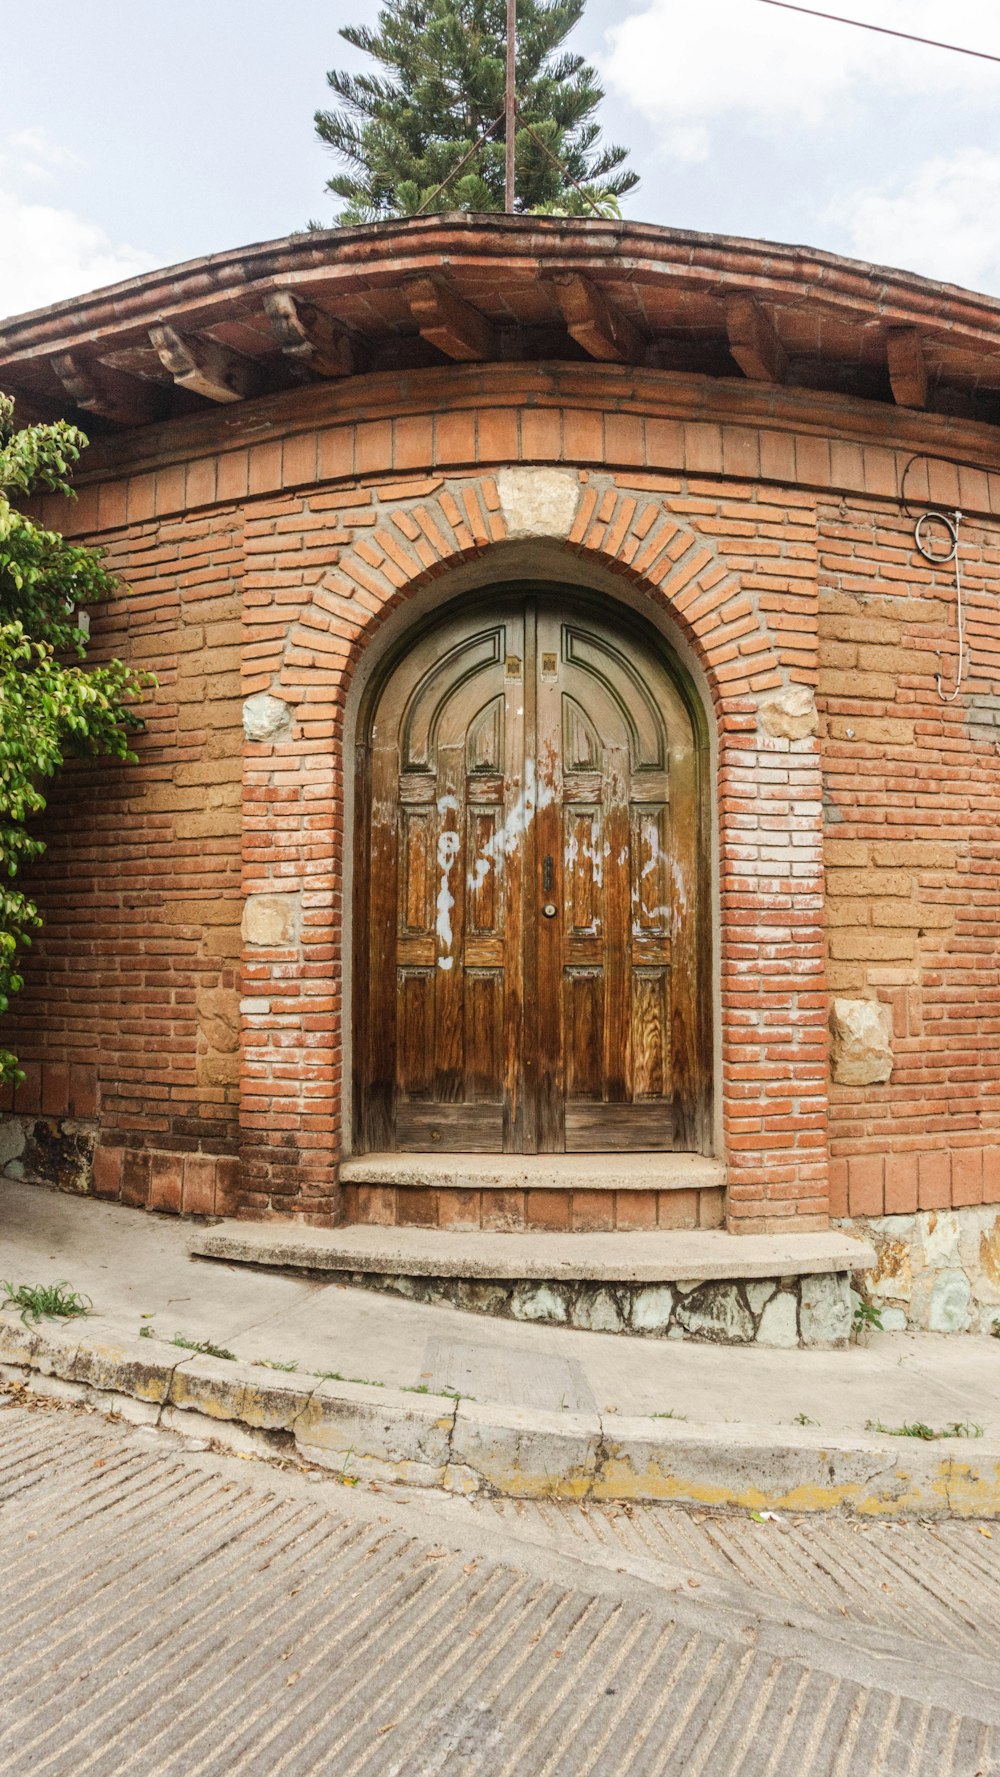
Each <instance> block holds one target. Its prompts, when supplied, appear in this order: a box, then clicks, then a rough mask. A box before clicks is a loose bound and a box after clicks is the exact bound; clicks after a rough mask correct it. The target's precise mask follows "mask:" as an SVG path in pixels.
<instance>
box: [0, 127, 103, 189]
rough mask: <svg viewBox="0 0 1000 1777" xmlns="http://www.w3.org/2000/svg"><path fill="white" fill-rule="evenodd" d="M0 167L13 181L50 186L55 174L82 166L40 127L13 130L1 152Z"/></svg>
mask: <svg viewBox="0 0 1000 1777" xmlns="http://www.w3.org/2000/svg"><path fill="white" fill-rule="evenodd" d="M0 165H2V166H3V167H4V169H5V171H7V172H8V173H9V175H10V176H11V178H12V179H13V180H14V181H15V183H16V181H17V179H18V178H28V179H43V180H45V181H46V183H51V182H52V181H53V180H54V179H55V177H56V174H57V173H59V172H65V171H67V170H69V169H72V168H76V167H80V166H82V165H83V162H82V161H81V159H80V157H79V155H78V154H74V153H72V151H71V150H70V149H69V148H64V147H63V146H62V144H61V143H60V142H56V141H55V140H54V138H53V137H52V136H50V135H49V132H48V130H46V129H42V128H40V127H36V128H32V129H27V130H14V131H13V132H12V133H11V134H10V135H9V136H8V137H7V140H6V142H5V144H4V147H3V149H2V150H0Z"/></svg>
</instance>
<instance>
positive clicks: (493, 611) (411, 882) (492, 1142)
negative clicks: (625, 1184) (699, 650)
mask: <svg viewBox="0 0 1000 1777" xmlns="http://www.w3.org/2000/svg"><path fill="white" fill-rule="evenodd" d="M701 770H702V759H701V753H700V749H699V746H698V742H697V739H696V735H695V731H694V726H693V722H692V717H691V714H690V712H689V710H688V708H687V707H686V705H685V701H684V699H683V697H682V696H681V694H680V692H679V690H678V686H677V684H676V683H675V680H674V677H673V675H672V673H671V671H670V669H669V667H668V665H667V662H666V660H665V658H664V657H663V656H662V654H661V652H660V650H659V648H658V646H657V645H656V644H655V643H653V642H652V641H650V640H648V639H647V638H646V637H645V636H644V635H643V634H642V633H641V632H640V631H638V630H633V629H632V628H631V627H630V626H629V627H627V628H623V629H622V630H619V629H618V627H617V626H616V625H613V624H605V622H603V621H602V620H600V619H598V618H597V617H596V616H595V615H594V614H593V613H592V611H591V609H590V607H589V606H580V605H578V604H576V603H573V604H570V603H569V601H565V602H563V601H560V600H559V599H558V598H557V597H553V596H544V595H539V596H538V597H528V598H524V597H519V598H516V599H513V598H512V599H509V600H498V599H496V598H494V599H493V601H492V603H491V604H489V605H478V606H473V607H469V606H468V605H465V606H464V607H463V609H462V610H461V611H460V612H459V613H457V614H455V613H453V614H451V615H449V616H448V617H446V618H445V619H444V621H439V622H438V623H436V624H435V625H434V626H433V627H431V628H429V629H427V630H426V631H425V632H424V633H423V634H422V635H421V636H420V637H419V638H418V639H417V640H416V641H415V642H411V644H410V646H409V648H408V650H407V652H406V653H405V654H404V655H403V656H402V658H401V659H400V660H399V661H398V663H397V665H396V666H395V668H394V670H392V671H391V673H390V674H389V676H388V677H387V679H386V680H385V681H384V683H383V685H382V687H381V690H380V691H379V693H378V695H377V698H376V699H375V703H374V709H373V710H372V712H371V714H370V718H369V724H368V728H367V733H366V738H365V740H364V742H363V744H362V746H361V748H360V752H359V776H360V783H359V799H358V807H359V811H360V815H361V825H360V829H359V847H358V858H357V865H358V883H359V889H358V902H359V905H358V932H359V938H358V945H357V950H356V967H357V969H358V970H359V975H358V977H357V979H358V984H359V989H360V991H359V994H358V1031H357V1039H358V1040H357V1057H358V1060H357V1066H358V1073H359V1081H358V1084H359V1102H358V1128H357V1131H356V1133H357V1137H358V1140H359V1145H360V1146H361V1147H362V1148H364V1149H366V1150H368V1151H371V1150H373V1149H376V1150H382V1151H386V1150H388V1149H392V1148H401V1149H406V1150H424V1149H426V1150H431V1151H433V1150H435V1149H440V1150H441V1151H442V1152H444V1151H455V1150H465V1151H472V1152H477V1151H478V1152H499V1151H505V1152H513V1153H532V1152H540V1153H559V1152H563V1151H567V1150H571V1151H580V1152H583V1151H588V1150H590V1151H602V1150H610V1149H629V1148H631V1149H651V1150H656V1149H660V1150H663V1149H669V1148H674V1147H681V1148H696V1147H698V1146H699V1145H701V1142H702V1141H703V1138H704V1134H705V1115H706V1105H707V1101H708V1088H709V1079H708V1062H707V1054H708V1046H707V1036H706V1030H705V1017H704V1012H705V992H704V983H703V980H702V977H703V975H704V974H705V972H706V971H707V970H708V967H709V959H708V946H707V943H706V942H705V936H704V930H703V921H702V912H703V898H704V890H705V882H704V874H705V859H704V854H703V830H704V823H703V820H702V814H701V808H700V801H701V795H702V788H703V786H702V783H701Z"/></svg>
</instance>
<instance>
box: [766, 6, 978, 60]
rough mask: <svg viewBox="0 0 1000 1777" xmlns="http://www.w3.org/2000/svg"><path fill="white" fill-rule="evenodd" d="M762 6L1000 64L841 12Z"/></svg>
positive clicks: (953, 45)
mask: <svg viewBox="0 0 1000 1777" xmlns="http://www.w3.org/2000/svg"><path fill="white" fill-rule="evenodd" d="M760 3H761V5H762V6H780V7H781V10H782V12H802V13H805V16H806V18H811V19H829V20H830V22H831V23H832V24H834V25H856V26H857V28H858V30H859V31H877V32H878V34H879V36H880V37H902V38H904V39H905V41H906V42H907V43H923V44H926V46H927V48H928V49H950V50H953V51H954V53H955V55H958V56H975V57H976V59H977V60H978V61H980V62H1000V56H994V55H990V54H989V52H988V51H987V50H985V49H967V48H966V47H965V45H964V44H962V43H942V42H941V41H940V40H939V39H938V38H937V37H915V36H914V35H913V32H912V31H894V30H892V29H891V27H890V26H889V25H873V24H870V23H869V21H868V20H867V19H848V18H844V17H842V15H841V14H840V13H839V12H817V11H816V9H815V7H812V6H796V5H794V4H793V0H760Z"/></svg>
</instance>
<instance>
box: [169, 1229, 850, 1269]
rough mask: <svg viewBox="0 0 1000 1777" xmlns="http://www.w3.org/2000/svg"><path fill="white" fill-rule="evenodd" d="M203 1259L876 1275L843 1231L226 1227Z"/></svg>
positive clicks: (210, 1239) (202, 1239) (198, 1250)
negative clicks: (585, 1231)
mask: <svg viewBox="0 0 1000 1777" xmlns="http://www.w3.org/2000/svg"><path fill="white" fill-rule="evenodd" d="M189 1250H190V1251H191V1252H192V1253H194V1254H196V1255H197V1256H198V1257H200V1258H209V1259H226V1260H228V1261H229V1262H230V1263H236V1264H245V1265H264V1266H270V1267H272V1268H275V1269H281V1270H305V1271H344V1272H369V1273H373V1274H375V1275H395V1276H404V1277H464V1278H479V1279H484V1278H498V1279H518V1280H525V1279H531V1278H537V1279H545V1280H550V1279H555V1280H572V1281H577V1280H587V1281H591V1282H602V1283H616V1282H617V1283H676V1282H687V1283H706V1282H711V1281H716V1280H722V1279H725V1280H737V1279H739V1280H743V1279H752V1278H772V1277H773V1278H779V1277H805V1276H812V1275H816V1274H818V1273H823V1272H826V1273H829V1272H840V1273H844V1272H848V1273H849V1272H853V1271H865V1270H870V1269H871V1268H872V1266H874V1264H875V1253H874V1251H873V1249H872V1248H871V1247H870V1246H869V1245H868V1244H867V1243H866V1242H865V1241H862V1240H855V1239H852V1238H851V1237H850V1236H848V1235H846V1234H840V1233H827V1234H783V1235H770V1234H727V1233H724V1232H723V1231H721V1230H719V1231H715V1230H712V1231H710V1232H704V1233H703V1232H694V1231H692V1232H687V1231H682V1232H677V1233H674V1232H670V1233H661V1232H650V1233H641V1234H626V1233H614V1234H571V1235H565V1234H547V1233H531V1234H499V1233H492V1232H482V1231H477V1232H474V1233H457V1232H451V1231H450V1230H446V1229H440V1228H408V1227H402V1228H380V1227H359V1226H352V1227H347V1228H303V1227H296V1226H293V1225H292V1224H290V1223H276V1222H236V1221H229V1222H222V1223H218V1224H216V1226H214V1227H208V1228H205V1229H200V1230H199V1231H198V1232H197V1233H196V1234H195V1235H194V1237H193V1239H192V1241H191V1243H190V1249H189Z"/></svg>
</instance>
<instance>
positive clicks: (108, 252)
mask: <svg viewBox="0 0 1000 1777" xmlns="http://www.w3.org/2000/svg"><path fill="white" fill-rule="evenodd" d="M0 241H2V243H3V252H2V254H0V316H4V315H16V314H21V313H22V312H23V311H24V310H26V309H33V308H41V307H42V306H43V305H44V304H46V303H50V302H58V301H59V300H60V298H61V297H64V296H79V295H82V294H83V293H84V292H85V291H88V290H96V289H99V288H100V286H101V285H102V284H115V283H117V282H118V281H119V279H121V278H131V277H134V276H135V275H136V274H137V273H138V272H142V271H150V270H152V269H153V267H154V266H155V265H156V263H157V261H156V259H155V258H154V257H153V255H152V254H150V253H147V252H144V251H143V249H142V248H140V247H130V246H125V245H118V244H116V243H115V242H114V241H112V240H111V239H110V238H109V236H108V235H106V234H105V232H104V230H103V229H102V228H99V227H98V226H97V225H96V224H95V223H93V222H88V221H87V220H86V218H85V217H83V216H78V215H77V214H76V213H75V212H74V211H72V210H65V209H57V208H55V207H54V206H52V205H49V204H33V203H25V202H24V201H23V200H22V199H20V198H19V197H17V196H16V195H15V193H14V192H12V191H10V190H4V189H2V188H0Z"/></svg>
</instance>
